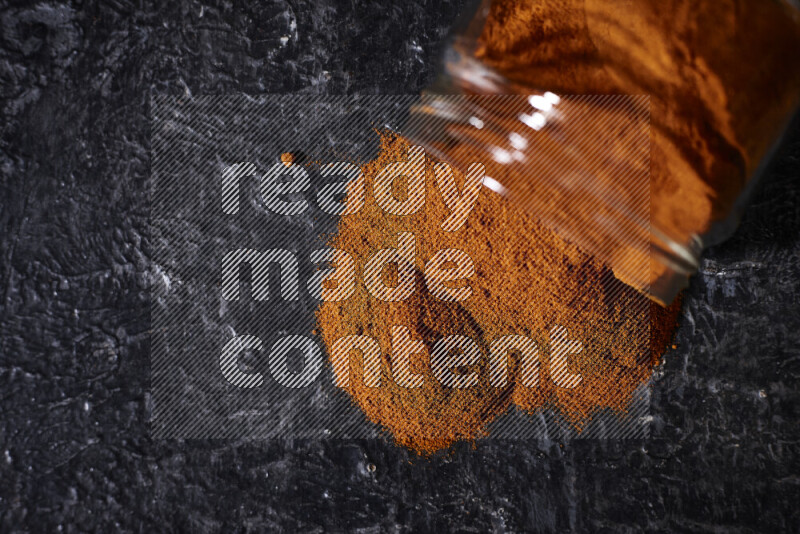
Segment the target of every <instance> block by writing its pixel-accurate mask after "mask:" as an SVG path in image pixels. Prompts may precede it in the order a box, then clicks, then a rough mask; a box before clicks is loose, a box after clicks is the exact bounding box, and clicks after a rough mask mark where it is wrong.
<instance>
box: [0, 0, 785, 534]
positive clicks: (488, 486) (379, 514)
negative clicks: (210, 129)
mask: <svg viewBox="0 0 800 534" xmlns="http://www.w3.org/2000/svg"><path fill="white" fill-rule="evenodd" d="M98 4H99V3H98ZM98 4H95V3H89V2H84V3H76V4H74V5H66V4H55V3H48V4H45V3H41V4H35V5H31V3H30V2H4V3H3V7H2V13H1V14H0V17H2V26H0V27H1V28H2V32H1V33H2V37H1V39H2V49H1V50H0V94H2V116H3V122H2V126H0V127H1V128H2V141H0V143H2V144H0V169H2V171H1V172H2V194H1V196H0V207H1V209H2V211H1V212H0V213H1V215H0V222H1V223H2V226H0V228H1V231H2V245H1V246H0V280H1V281H2V283H1V284H0V288H2V293H0V298H2V300H1V301H0V305H1V306H2V308H0V310H1V312H0V313H2V326H1V328H2V331H1V333H2V344H0V350H2V353H0V399H1V401H0V403H1V404H0V409H1V410H2V416H1V417H0V419H1V422H0V530H2V531H12V532H14V531H57V530H62V531H65V532H78V531H102V532H110V531H114V530H117V529H124V530H132V531H142V532H150V531H160V530H194V531H197V530H205V529H208V530H219V529H223V528H224V530H225V531H261V530H274V529H279V528H282V529H284V530H287V531H300V530H302V531H323V530H325V531H330V530H334V531H336V530H338V531H345V530H347V531H351V530H359V529H360V531H362V532H378V531H384V530H395V529H397V530H405V529H404V528H402V527H403V526H404V527H406V528H407V529H408V530H411V531H421V530H434V529H435V530H439V531H443V530H447V529H449V530H460V531H466V532H470V531H486V530H492V529H495V530H496V531H501V532H502V531H523V530H538V531H556V530H558V531H563V530H576V531H602V530H608V531H610V530H617V529H619V528H620V527H623V526H624V527H626V528H628V529H631V530H671V531H675V530H677V531H703V530H712V529H715V528H719V529H720V530H723V529H724V530H734V531H743V532H746V531H751V530H752V531H756V530H758V531H765V532H775V531H798V530H800V516H798V512H797V502H798V501H800V477H798V465H800V462H798V455H799V454H800V445H799V444H798V439H799V438H800V428H799V427H798V424H797V416H798V414H797V411H798V393H797V387H798V374H799V373H800V316H799V315H798V309H797V304H796V300H797V297H798V295H799V294H800V291H799V290H800V240H799V239H798V230H800V208H799V207H798V202H800V181H798V180H797V175H798V173H800V135H798V134H797V132H795V133H794V135H793V140H792V141H791V143H790V146H789V148H788V150H787V151H786V152H785V154H784V155H783V156H782V157H781V159H780V161H779V162H778V163H777V164H776V166H775V168H774V169H773V170H772V172H771V173H770V175H769V177H768V178H767V180H766V183H765V186H764V188H763V190H762V191H761V193H760V194H759V196H758V197H757V199H756V200H755V202H754V204H753V205H752V206H751V208H750V209H749V211H748V212H747V213H746V216H745V219H744V222H743V224H742V226H741V228H740V230H739V232H738V233H737V234H736V236H734V238H732V239H731V240H730V241H728V242H727V243H726V244H724V245H722V246H720V247H717V248H716V249H714V250H712V251H709V253H708V254H707V256H706V260H705V262H704V264H703V268H702V272H701V273H700V274H699V275H698V276H697V277H696V278H695V279H694V281H693V283H692V286H691V288H690V290H689V291H688V292H687V295H686V298H685V305H684V310H685V311H684V317H683V319H682V324H681V328H680V331H679V334H678V338H677V344H678V348H677V349H676V350H672V351H670V352H669V353H668V354H667V356H666V361H665V364H664V366H663V368H661V369H660V370H659V372H658V377H657V381H656V383H655V387H654V392H653V393H654V402H653V408H652V414H653V417H654V421H653V425H654V426H653V431H654V432H653V433H654V435H655V437H654V438H653V439H650V440H647V441H645V442H616V443H603V442H590V441H575V442H571V443H567V444H559V443H553V442H532V443H499V442H493V441H487V442H481V443H478V444H477V447H476V448H474V449H473V448H472V447H471V446H469V445H463V446H459V447H456V448H455V449H454V450H453V451H451V452H450V453H448V454H443V455H440V456H439V457H436V458H434V459H432V460H429V461H423V460H419V459H416V458H414V457H413V456H412V455H410V454H409V453H408V452H406V451H404V450H401V449H397V448H395V447H394V446H392V445H389V444H386V443H383V442H379V441H363V442H337V441H330V442H297V441H294V442H270V443H230V442H226V443H216V442H182V441H177V442H153V441H151V440H150V438H149V437H148V435H147V417H148V415H147V414H148V400H147V395H146V393H145V391H146V389H147V387H148V366H149V364H148V328H149V317H148V280H147V265H148V255H149V244H148V238H147V216H148V209H147V195H146V191H147V179H148V172H149V169H148V166H149V160H148V142H149V141H148V139H149V132H148V118H147V110H148V99H149V97H150V95H152V94H182V93H184V92H191V93H192V94H213V93H221V92H237V91H244V92H251V93H263V92H293V91H297V92H323V93H342V92H362V93H380V92H388V93H403V92H415V91H418V90H419V89H420V88H422V87H423V86H424V85H425V84H426V83H427V82H429V81H430V80H431V76H432V68H433V64H434V61H433V59H434V58H435V57H436V55H437V53H438V51H439V49H440V46H441V39H442V38H443V36H444V35H445V34H446V31H447V29H448V27H449V25H450V24H451V23H452V21H453V18H454V16H455V14H456V13H457V12H458V8H459V4H460V2H452V3H442V4H438V3H437V4H433V3H430V2H428V3H422V2H413V1H412V2H404V3H402V4H398V5H396V6H394V5H392V4H389V3H387V2H332V1H323V2H315V3H313V4H312V3H310V2H309V3H303V4H300V3H298V2H294V1H293V2H289V3H286V2H277V1H276V2H260V1H259V2H255V1H254V2H249V3H246V4H245V3H238V2H237V3H235V5H234V3H231V2H226V3H222V4H220V5H219V6H218V7H210V6H205V7H203V6H202V5H201V4H199V3H193V2H158V3H156V2H144V1H140V2H129V1H125V0H111V1H109V2H106V3H105V6H104V7H101V6H100V5H98ZM284 43H285V44H284ZM372 466H374V469H371V467H372Z"/></svg>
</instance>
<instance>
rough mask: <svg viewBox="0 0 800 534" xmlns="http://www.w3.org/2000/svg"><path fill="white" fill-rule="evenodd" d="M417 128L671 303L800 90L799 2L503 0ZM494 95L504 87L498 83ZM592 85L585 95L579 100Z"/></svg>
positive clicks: (451, 56) (463, 43)
mask: <svg viewBox="0 0 800 534" xmlns="http://www.w3.org/2000/svg"><path fill="white" fill-rule="evenodd" d="M467 11H468V15H466V16H465V17H463V19H462V20H461V22H460V23H459V24H458V25H457V26H456V29H455V32H454V36H453V37H452V39H451V41H450V43H449V45H448V47H447V49H446V51H445V54H444V59H443V62H442V68H441V73H440V76H439V78H438V79H437V80H436V82H435V83H434V84H433V85H432V86H431V87H430V88H429V89H428V90H426V91H425V92H424V93H423V95H422V97H421V99H420V102H419V103H418V104H417V105H415V106H414V107H413V108H412V110H411V114H410V117H409V120H408V123H407V124H406V125H405V127H404V128H403V130H402V133H403V134H404V135H405V136H407V137H409V138H410V139H411V140H412V141H414V142H416V143H419V144H422V145H423V146H425V148H426V149H427V150H428V151H429V152H430V153H432V154H433V155H434V156H436V157H437V158H440V159H443V160H446V161H450V162H452V163H454V164H456V165H458V166H459V167H460V168H467V166H468V164H469V163H470V162H471V161H480V162H487V178H486V179H485V181H484V185H487V186H488V187H490V188H491V189H493V190H494V191H495V192H497V193H500V194H503V195H506V196H508V197H509V198H510V199H511V200H513V201H515V202H516V203H518V204H519V205H520V206H522V207H524V208H526V209H529V210H531V211H532V212H533V213H534V214H535V215H536V216H537V217H538V218H539V219H540V220H541V221H542V222H543V223H544V224H546V225H548V226H550V227H552V228H553V229H554V230H555V231H557V232H559V233H560V234H561V235H563V236H564V237H566V238H568V239H570V240H572V241H574V242H575V243H576V244H578V245H579V246H581V247H583V248H584V249H585V250H587V252H589V253H591V254H594V255H596V256H598V257H599V258H600V259H601V260H603V261H605V262H606V263H608V264H609V265H610V267H611V268H612V269H613V270H614V274H615V275H616V276H617V277H618V278H619V279H621V280H622V281H624V282H626V283H628V284H629V285H631V286H633V287H634V288H636V289H637V290H639V291H641V292H643V293H645V294H647V295H648V296H650V297H651V298H652V299H653V300H655V301H657V302H660V303H662V304H668V303H670V302H672V301H673V300H674V298H675V297H676V296H677V294H678V293H679V292H680V290H681V289H683V288H684V287H686V285H687V284H688V280H689V277H690V276H691V275H692V274H693V273H694V272H695V271H696V270H697V268H698V265H699V258H700V255H701V253H702V251H703V249H704V248H706V247H708V246H711V245H713V244H716V243H719V242H720V241H722V240H724V239H725V238H727V237H728V236H730V234H731V233H732V232H733V231H734V229H735V228H736V226H737V224H738V222H739V218H740V216H741V213H742V210H743V208H744V206H745V205H746V203H747V200H748V198H749V197H750V196H751V194H752V192H753V189H754V186H755V184H756V183H757V181H758V180H757V178H758V177H759V176H760V175H762V174H763V171H764V169H765V166H766V164H767V162H768V161H769V159H770V157H771V155H772V154H773V153H774V152H775V149H776V147H777V146H778V144H779V142H780V140H781V139H782V137H783V136H784V133H785V132H786V130H787V128H788V126H789V124H790V122H791V118H792V117H793V116H794V115H795V114H796V110H797V109H798V103H800V54H797V51H798V50H800V13H799V12H798V9H797V7H796V6H795V5H793V4H791V3H790V2H789V1H788V0H774V1H770V2H764V1H763V0H740V1H738V2H734V3H731V5H728V3H725V2H719V1H717V0H703V1H700V2H697V1H693V2H690V1H688V0H659V1H655V0H641V1H639V2H629V1H627V0H561V1H542V0H519V1H511V0H499V1H498V0H495V1H494V2H490V1H488V0H484V1H482V2H477V3H473V4H472V5H471V7H470V8H469V9H468V10H467ZM486 95H507V96H502V97H501V96H494V97H489V96H486ZM577 95H581V96H577Z"/></svg>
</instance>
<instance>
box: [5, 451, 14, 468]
mask: <svg viewBox="0 0 800 534" xmlns="http://www.w3.org/2000/svg"><path fill="white" fill-rule="evenodd" d="M3 458H5V460H6V463H7V464H9V465H11V462H13V461H14V459H13V458H11V453H10V452H9V451H6V452H5V453H3Z"/></svg>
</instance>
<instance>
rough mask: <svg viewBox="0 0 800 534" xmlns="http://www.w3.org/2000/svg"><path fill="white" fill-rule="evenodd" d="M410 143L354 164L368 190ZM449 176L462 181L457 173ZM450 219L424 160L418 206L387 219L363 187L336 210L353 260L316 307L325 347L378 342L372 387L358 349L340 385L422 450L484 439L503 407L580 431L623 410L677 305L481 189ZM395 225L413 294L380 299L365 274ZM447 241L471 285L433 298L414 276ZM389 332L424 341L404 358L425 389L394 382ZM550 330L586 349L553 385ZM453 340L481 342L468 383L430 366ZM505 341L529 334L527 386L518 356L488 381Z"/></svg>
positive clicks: (389, 141) (391, 142) (388, 143)
mask: <svg viewBox="0 0 800 534" xmlns="http://www.w3.org/2000/svg"><path fill="white" fill-rule="evenodd" d="M408 146H409V143H408V142H407V141H406V140H405V139H403V138H399V137H395V136H392V135H382V137H381V152H380V154H379V156H378V157H377V158H376V159H375V160H373V161H371V162H369V163H367V164H366V165H364V166H362V170H363V172H364V175H365V181H366V185H367V191H371V190H372V184H373V181H374V178H375V176H376V174H377V173H378V172H379V171H380V170H381V169H383V167H385V166H386V165H387V164H389V163H393V162H395V161H399V160H403V159H405V157H406V151H407V148H408ZM429 163H430V162H429ZM454 171H455V174H456V181H457V183H458V184H459V187H463V181H464V179H463V175H461V174H460V173H459V172H458V171H459V169H454ZM399 181H402V180H399ZM400 189H402V184H400ZM448 213H449V211H448V209H447V207H446V206H445V204H444V202H443V200H442V198H441V196H440V193H439V192H438V189H437V187H436V185H435V180H434V177H433V173H432V171H431V168H430V166H429V167H428V172H427V176H426V201H425V205H424V209H421V210H420V211H418V212H417V213H416V214H414V215H411V216H405V217H400V216H394V215H387V214H386V213H385V212H384V211H383V210H382V209H381V208H380V207H379V206H378V205H377V204H376V202H375V200H374V198H372V197H371V195H367V197H366V202H365V205H364V207H363V208H362V209H361V210H360V211H359V212H358V213H356V214H354V215H350V216H345V217H342V219H341V222H340V224H339V228H338V233H337V234H336V235H335V236H332V237H331V239H330V242H329V245H330V246H332V247H334V248H337V249H341V250H344V251H347V252H348V253H349V254H351V255H352V257H353V259H354V260H355V264H356V272H357V273H359V274H358V279H357V283H356V292H355V294H354V295H353V296H352V297H350V298H349V299H347V300H345V301H340V302H325V303H323V304H322V305H321V307H320V309H319V310H318V312H317V318H318V322H319V326H320V333H321V336H322V339H323V341H324V343H325V345H326V347H327V348H328V352H329V353H331V349H332V347H333V344H334V343H335V342H336V341H337V340H338V339H340V338H342V337H344V336H350V335H363V336H370V337H373V338H375V339H377V340H378V341H379V343H380V347H381V373H382V380H381V383H380V386H378V387H370V386H368V385H366V384H365V382H364V379H363V377H364V360H363V358H362V355H361V353H360V352H358V351H352V352H351V353H350V356H349V359H350V370H351V373H352V374H351V376H350V383H349V386H347V387H346V388H345V390H346V391H347V393H348V394H349V395H350V396H351V397H352V399H353V401H354V403H355V404H356V405H358V406H359V407H360V408H361V409H362V410H363V411H364V413H365V414H366V416H367V417H368V418H369V419H370V420H371V421H373V422H375V423H378V424H380V425H381V426H383V427H384V428H385V429H387V430H388V431H389V432H390V433H391V435H392V436H393V437H394V439H395V440H396V441H397V442H398V443H400V444H402V445H404V446H407V447H410V448H412V449H414V450H416V451H418V452H421V453H423V454H428V453H431V452H434V451H436V450H439V449H442V448H446V447H448V446H449V445H450V444H452V443H453V442H455V441H457V440H465V439H466V440H472V439H475V438H477V437H480V436H482V435H485V433H486V427H487V425H488V424H489V423H490V422H491V421H492V420H493V419H494V418H495V417H496V416H497V415H499V414H501V413H503V412H504V411H506V410H507V409H508V408H509V407H510V406H511V405H512V403H516V404H517V405H518V406H519V407H520V408H522V409H525V410H529V411H533V410H536V409H539V408H542V407H544V406H548V407H551V408H555V409H557V410H559V411H560V412H561V413H562V414H563V415H564V416H565V417H566V418H567V419H568V420H569V421H571V422H572V423H573V424H574V425H575V426H576V427H577V428H581V427H582V426H583V425H584V424H585V423H586V422H587V421H588V420H589V419H590V418H591V417H592V415H594V414H596V413H597V412H598V411H600V410H603V409H606V408H609V409H612V410H615V411H620V412H622V411H624V410H625V409H626V407H627V406H628V404H629V401H630V399H631V395H632V393H633V392H634V391H635V390H636V388H637V387H639V386H640V385H641V384H643V383H644V382H646V381H647V380H648V379H649V377H650V375H651V370H652V367H653V365H655V364H656V363H658V360H659V356H660V354H661V353H662V351H663V349H664V347H665V346H666V344H667V343H668V341H669V339H670V337H671V335H672V331H673V329H674V325H675V321H676V318H677V314H678V310H679V303H675V304H673V305H672V306H671V307H669V308H666V309H665V308H661V307H659V306H658V305H655V304H653V303H651V302H650V301H649V300H648V299H647V298H646V297H644V296H642V295H640V294H639V293H637V292H635V291H634V290H632V289H630V288H629V287H627V286H625V285H624V284H622V283H621V282H619V281H618V280H617V279H616V278H614V276H613V273H612V272H611V271H610V270H609V269H608V268H607V267H605V266H604V265H602V264H600V263H599V262H598V261H596V260H594V259H593V258H592V257H590V256H588V255H587V254H585V253H583V252H582V251H581V250H580V249H579V248H578V247H576V246H574V245H572V244H570V243H568V242H566V241H564V240H562V239H561V238H559V237H558V236H557V235H555V234H554V233H552V232H551V231H549V230H548V229H546V228H545V227H543V226H541V225H540V224H538V223H537V222H536V221H535V219H534V218H533V217H532V216H531V215H529V214H527V213H526V212H524V211H521V210H519V209H516V208H514V207H513V206H512V205H511V204H509V202H508V201H507V200H506V199H504V198H503V197H501V196H500V195H498V194H496V193H494V192H492V191H490V190H489V189H487V188H482V190H481V193H480V194H479V197H478V200H477V202H476V205H475V208H474V209H473V211H472V212H471V214H470V215H469V217H468V218H467V220H466V223H465V224H464V226H463V227H462V228H461V229H459V230H458V231H455V232H446V231H444V230H443V229H442V228H441V223H442V221H443V220H444V219H445V217H446V216H447V215H448ZM404 231H405V232H411V233H413V234H414V235H415V241H416V248H417V251H416V252H417V255H416V263H415V267H416V269H417V271H418V274H417V280H416V290H415V292H414V293H413V295H412V296H411V297H410V298H408V299H407V300H403V301H399V302H383V301H380V300H377V299H375V298H373V297H372V296H371V295H370V294H369V293H368V292H367V289H366V288H365V286H364V283H363V279H362V278H361V273H362V272H363V268H364V264H365V263H366V262H367V260H368V259H369V258H370V257H371V256H372V255H373V254H374V253H375V252H376V251H378V250H379V249H383V248H387V247H395V246H397V235H398V233H400V232H404ZM445 248H455V249H459V250H462V251H464V252H465V253H466V254H467V255H469V257H470V258H471V259H472V260H473V262H474V265H475V274H474V275H473V276H472V277H471V278H469V280H468V283H469V286H470V287H471V288H472V294H471V296H470V297H469V298H467V299H466V300H463V301H461V302H445V301H442V300H439V299H438V298H436V297H434V296H433V295H432V294H431V293H430V291H429V290H428V289H427V287H426V286H425V282H424V280H423V275H422V273H423V271H424V268H425V265H426V263H427V262H428V260H429V259H430V258H431V256H432V255H433V254H434V253H435V252H436V251H438V250H441V249H445ZM384 276H387V277H388V278H387V282H391V281H392V276H394V278H395V280H396V272H395V273H394V275H392V273H391V271H387V272H386V273H384ZM392 326H404V327H407V328H408V332H409V335H410V337H411V339H412V340H418V341H422V343H423V345H424V347H425V350H424V351H423V352H422V353H421V354H419V355H417V356H416V357H412V359H411V371H412V372H413V373H418V374H420V375H422V377H423V380H424V383H423V386H422V387H419V388H406V387H403V386H400V385H398V384H397V383H396V382H395V381H394V380H393V372H392V371H393V365H394V364H395V363H396V362H393V360H392V358H393V356H392V353H391V348H392V347H391V338H392V336H391V327H392ZM555 326H560V327H563V328H566V330H567V331H568V333H569V338H570V339H572V340H579V341H580V342H581V343H582V346H583V347H582V350H581V351H580V352H579V353H577V354H573V355H571V356H570V358H569V364H568V371H569V372H570V373H572V374H579V375H580V376H581V380H580V382H579V383H578V385H577V387H572V388H567V387H562V386H560V385H558V384H557V383H556V382H555V381H554V378H553V377H552V376H550V374H549V373H548V372H547V370H548V369H551V368H552V364H553V362H551V357H552V350H551V349H552V347H550V346H549V343H550V340H551V337H550V335H549V334H550V332H551V330H552V329H553V328H554V327H555ZM449 335H463V336H466V337H468V338H470V339H472V340H474V341H475V342H476V343H477V345H478V347H479V349H480V352H481V356H480V359H479V360H478V362H477V363H475V364H473V365H470V366H464V368H463V369H460V370H461V371H462V372H464V373H468V372H476V373H477V375H478V384H477V385H475V386H471V387H469V388H464V389H456V388H449V387H445V386H443V385H442V384H441V383H440V382H439V381H438V380H437V379H436V377H435V376H434V375H433V374H432V371H431V364H430V354H431V351H432V348H433V345H434V343H435V342H436V341H437V340H439V339H441V338H442V337H445V336H449ZM506 335H522V336H527V337H529V338H530V339H531V340H533V341H534V342H535V343H536V345H537V346H538V348H539V351H538V356H539V373H538V379H539V380H538V384H536V385H535V386H526V385H524V384H523V381H522V380H520V377H521V371H520V370H521V367H520V357H521V354H520V353H515V352H512V357H511V358H509V359H510V364H509V366H508V372H507V380H506V381H505V385H501V386H495V385H493V384H491V383H490V372H489V371H490V363H489V358H490V356H489V355H490V350H489V348H490V346H491V343H492V342H493V341H494V340H496V339H497V338H500V337H501V336H506Z"/></svg>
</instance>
